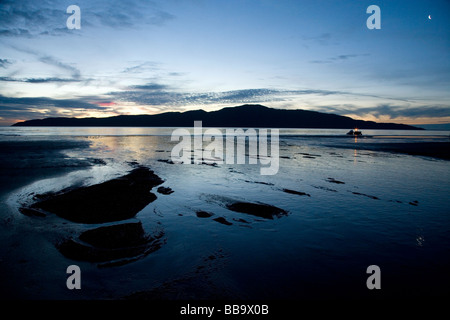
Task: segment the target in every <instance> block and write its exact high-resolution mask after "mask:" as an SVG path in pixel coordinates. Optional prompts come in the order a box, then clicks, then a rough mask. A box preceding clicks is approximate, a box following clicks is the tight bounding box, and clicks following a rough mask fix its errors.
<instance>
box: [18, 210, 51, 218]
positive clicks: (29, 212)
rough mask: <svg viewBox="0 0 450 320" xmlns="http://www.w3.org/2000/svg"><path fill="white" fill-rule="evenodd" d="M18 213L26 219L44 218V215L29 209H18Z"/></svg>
mask: <svg viewBox="0 0 450 320" xmlns="http://www.w3.org/2000/svg"><path fill="white" fill-rule="evenodd" d="M19 211H20V212H21V213H22V214H24V215H26V216H28V217H45V216H46V214H45V213H43V212H41V211H39V210H35V209H31V208H19Z"/></svg>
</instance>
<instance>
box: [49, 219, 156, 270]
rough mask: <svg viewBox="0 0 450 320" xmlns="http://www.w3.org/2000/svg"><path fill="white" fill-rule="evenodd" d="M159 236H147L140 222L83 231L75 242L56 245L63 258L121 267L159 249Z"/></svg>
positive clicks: (73, 240)
mask: <svg viewBox="0 0 450 320" xmlns="http://www.w3.org/2000/svg"><path fill="white" fill-rule="evenodd" d="M162 236H163V234H162V233H160V234H158V235H156V236H154V237H151V236H149V235H147V234H146V233H145V231H144V229H143V228H142V224H141V222H132V223H123V224H118V225H112V226H105V227H99V228H95V229H91V230H87V231H85V232H83V233H82V234H81V235H80V236H79V237H78V239H73V238H71V239H67V240H65V241H63V242H62V243H60V244H59V245H57V248H58V250H59V251H60V252H61V253H62V254H63V255H64V256H66V257H67V258H70V259H74V260H82V261H89V262H107V261H109V262H112V261H114V265H117V264H124V263H127V262H131V261H134V260H136V259H138V258H140V257H143V256H145V255H147V254H149V253H150V252H153V251H155V250H157V249H159V248H160V247H161V242H160V241H159V239H160V238H161V237H162Z"/></svg>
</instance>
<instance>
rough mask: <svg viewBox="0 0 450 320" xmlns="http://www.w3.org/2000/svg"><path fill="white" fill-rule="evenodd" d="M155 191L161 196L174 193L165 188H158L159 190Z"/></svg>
mask: <svg viewBox="0 0 450 320" xmlns="http://www.w3.org/2000/svg"><path fill="white" fill-rule="evenodd" d="M157 191H158V192H159V193H161V194H171V193H173V192H174V191H173V190H172V189H170V188H167V187H159V188H158V189H157Z"/></svg>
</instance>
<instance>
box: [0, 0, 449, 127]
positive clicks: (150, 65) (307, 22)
mask: <svg viewBox="0 0 450 320" xmlns="http://www.w3.org/2000/svg"><path fill="white" fill-rule="evenodd" d="M70 5H77V6H79V7H80V9H81V29H78V30H77V29H68V28H67V26H66V21H67V19H68V18H69V17H70V14H68V13H66V9H67V7H68V6H70ZM370 5H377V6H379V7H380V9H381V29H373V30H369V29H368V28H367V26H366V21H367V19H368V18H369V16H370V15H371V14H368V13H366V10H367V8H368V7H369V6H370ZM449 15H450V1H449V0H433V1H425V0H408V1H404V0H395V1H394V0H389V1H384V0H370V1H365V0H341V1H337V0H336V1H321V0H305V1H301V0H296V1H294V0H289V1H288V0H164V1H159V0H155V1H138V0H131V1H117V0H108V1H106V0H104V1H92V0H89V1H85V0H82V1H75V0H69V1H34V0H6V1H4V0H2V1H1V2H0V125H10V124H13V123H15V122H17V121H22V120H29V119H38V118H45V117H87V116H95V117H105V116H113V115H119V114H154V113H160V112H165V111H186V110H193V109H204V110H207V111H210V110H217V109H220V108H223V107H230V106H237V105H241V104H245V103H259V104H263V105H266V106H268V107H273V108H284V109H308V110H316V111H322V112H329V113H336V114H340V115H347V116H351V117H354V118H357V119H364V120H374V121H378V122H397V123H407V124H425V123H448V122H450V17H449Z"/></svg>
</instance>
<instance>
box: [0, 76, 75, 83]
mask: <svg viewBox="0 0 450 320" xmlns="http://www.w3.org/2000/svg"><path fill="white" fill-rule="evenodd" d="M0 81H4V82H24V83H68V82H80V81H82V80H78V79H67V78H56V77H50V78H11V77H0Z"/></svg>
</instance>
